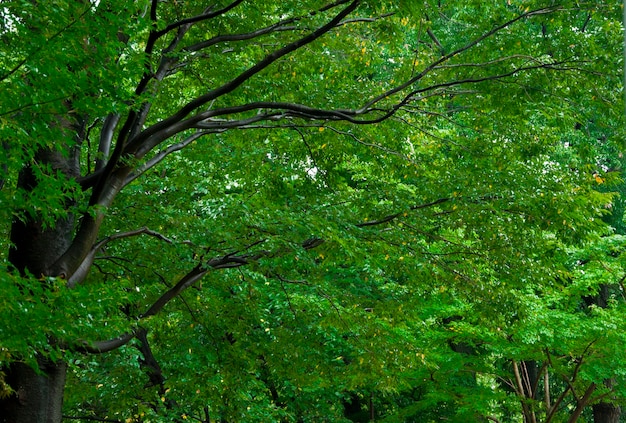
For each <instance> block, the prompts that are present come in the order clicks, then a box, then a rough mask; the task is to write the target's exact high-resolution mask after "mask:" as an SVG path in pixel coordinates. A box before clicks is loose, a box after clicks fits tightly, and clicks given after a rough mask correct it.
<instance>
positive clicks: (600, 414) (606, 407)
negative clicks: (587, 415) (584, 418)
mask: <svg viewBox="0 0 626 423" xmlns="http://www.w3.org/2000/svg"><path fill="white" fill-rule="evenodd" d="M592 409H593V423H619V420H620V416H621V414H622V410H621V409H620V407H619V405H614V404H610V403H608V402H601V403H599V404H595V405H594V406H593V407H592Z"/></svg>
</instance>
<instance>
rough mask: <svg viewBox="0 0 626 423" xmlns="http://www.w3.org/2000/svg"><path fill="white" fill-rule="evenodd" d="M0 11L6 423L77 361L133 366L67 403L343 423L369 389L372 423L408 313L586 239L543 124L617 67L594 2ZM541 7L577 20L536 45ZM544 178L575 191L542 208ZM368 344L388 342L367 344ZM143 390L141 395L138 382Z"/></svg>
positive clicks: (26, 414) (580, 203)
mask: <svg viewBox="0 0 626 423" xmlns="http://www.w3.org/2000/svg"><path fill="white" fill-rule="evenodd" d="M508 3H513V2H508ZM594 8H595V9H594V12H593V13H596V14H598V15H599V16H600V17H601V18H602V19H603V18H605V17H606V22H607V23H606V25H609V24H614V20H613V14H614V11H613V10H610V9H609V6H606V5H604V4H597V5H594ZM595 10H598V11H599V12H596V11H595ZM0 13H1V14H2V16H3V28H2V38H3V39H2V46H3V54H2V56H1V58H0V65H1V66H2V72H1V73H0V81H2V82H3V84H4V85H3V92H4V93H5V94H4V95H3V98H2V100H1V102H0V138H1V139H2V141H3V147H4V151H5V153H6V154H5V155H4V156H3V163H2V165H3V166H4V168H5V169H6V178H5V180H3V182H2V184H1V185H2V190H1V191H0V195H1V197H0V201H2V204H3V207H2V212H1V213H3V215H2V218H3V219H2V220H3V221H5V222H10V224H7V225H6V226H5V227H4V229H5V233H6V234H7V235H8V237H7V239H5V240H3V241H2V244H1V245H2V246H3V247H4V248H5V249H6V250H8V255H7V257H6V258H4V267H5V269H6V270H5V271H4V272H3V273H2V284H3V290H4V292H5V295H4V299H3V303H2V308H1V310H2V318H3V319H2V321H3V322H11V324H10V325H5V326H3V327H2V328H1V331H2V346H1V348H2V350H1V351H2V355H1V356H0V360H1V361H2V363H3V365H4V373H3V374H2V375H1V376H2V391H3V396H4V398H3V400H2V401H1V403H0V409H1V410H2V413H0V414H2V415H3V418H4V419H5V421H8V422H17V423H20V422H58V421H60V420H61V416H62V400H63V389H64V385H65V378H66V373H67V367H68V365H70V366H71V370H72V371H71V373H70V376H71V377H73V378H80V377H82V376H86V375H87V374H88V373H89V372H90V371H94V370H100V369H102V368H110V369H118V370H119V369H120V368H122V367H121V366H120V363H125V364H124V367H123V368H124V369H125V370H124V371H125V372H130V371H131V370H129V369H133V370H132V371H135V372H136V373H135V374H134V376H133V377H132V378H130V379H129V380H126V382H125V383H126V384H125V383H124V382H123V381H122V380H121V379H120V377H121V374H120V373H117V374H116V373H113V374H112V376H111V377H112V378H113V380H115V381H116V383H118V384H119V385H116V388H115V389H118V390H120V391H121V392H124V393H126V394H127V395H124V396H123V397H122V398H124V399H123V400H120V402H119V403H118V404H117V405H116V406H115V407H113V406H110V405H111V404H110V403H107V405H106V407H103V406H102V405H101V404H98V403H97V402H95V401H94V400H93V398H97V396H98V393H97V392H98V390H99V389H101V388H102V391H101V392H104V393H106V392H109V390H108V389H107V388H106V387H101V386H99V385H101V384H97V385H95V388H92V391H84V392H90V394H91V396H90V397H89V398H85V399H84V401H82V402H81V401H75V399H76V396H73V397H71V400H72V404H71V407H72V409H73V410H79V411H81V412H83V413H86V414H89V415H93V416H100V417H102V414H101V413H105V412H106V413H109V412H111V411H105V410H107V409H113V410H122V409H124V408H126V410H129V409H131V410H132V413H134V414H135V415H136V416H135V417H133V416H132V415H130V416H129V415H126V416H124V418H136V419H137V420H138V421H140V420H141V419H142V415H143V416H146V415H149V414H155V415H158V416H161V418H166V419H170V421H171V420H175V419H184V418H185V417H184V416H186V415H187V414H185V413H184V412H183V411H181V410H190V411H188V412H187V413H191V411H193V412H194V413H197V417H198V418H199V419H203V420H206V421H209V419H210V418H211V419H216V418H217V419H223V420H224V421H229V420H241V419H243V420H246V421H268V420H280V419H283V420H297V419H304V418H309V419H313V420H314V419H315V417H316V415H317V417H318V418H319V417H323V418H329V416H336V417H337V419H336V420H338V419H339V418H341V417H342V415H343V414H344V411H345V410H344V409H342V408H341V407H340V406H338V405H337V404H338V403H337V401H343V403H344V404H345V403H348V402H350V400H354V401H356V399H358V401H360V402H363V401H365V399H366V398H368V400H367V401H369V404H370V405H369V408H370V410H369V412H370V416H371V415H374V414H375V413H374V410H373V404H374V403H375V401H377V399H375V394H378V393H381V392H391V391H393V390H394V389H397V388H398V386H399V385H402V386H403V387H404V386H405V387H408V386H409V382H408V380H402V378H399V377H398V375H399V374H401V373H402V371H403V370H404V369H406V368H408V367H412V366H415V365H416V363H419V362H420V361H421V360H422V359H423V355H420V354H423V353H421V352H420V349H419V347H417V346H416V345H415V343H414V342H415V334H414V332H413V331H410V332H406V330H407V328H411V327H413V326H414V325H415V324H416V322H419V321H422V320H425V319H427V318H428V317H427V316H425V315H424V314H423V313H424V310H427V309H428V307H421V306H420V300H422V299H425V298H429V302H430V304H434V303H437V301H439V300H438V297H437V296H436V295H433V293H434V292H437V290H442V291H441V292H444V291H447V292H449V293H450V298H449V300H450V301H449V302H445V301H444V306H445V307H444V309H447V310H446V311H447V312H450V314H449V315H447V316H441V317H442V318H450V317H452V316H453V314H454V313H456V312H457V311H459V310H457V308H461V309H462V308H464V307H465V305H464V304H465V303H464V302H463V301H461V303H459V301H460V299H463V298H464V297H466V296H467V295H469V293H474V294H475V293H476V292H484V291H485V290H489V291H494V292H509V290H510V288H507V289H506V290H503V288H502V285H501V283H502V282H501V281H502V280H505V281H507V283H509V284H511V286H513V287H520V286H523V285H524V282H525V281H527V280H528V278H530V277H531V276H537V275H540V274H542V275H543V276H541V278H543V279H542V283H543V282H545V280H546V279H548V278H552V276H553V275H551V274H546V273H544V272H543V270H545V267H543V266H547V267H548V268H549V266H550V265H549V264H548V263H547V262H548V261H549V260H548V259H547V257H543V256H541V254H540V253H544V252H546V251H549V250H550V248H551V247H550V245H551V240H550V239H549V238H548V237H546V236H545V234H546V233H547V232H549V233H551V234H554V235H555V236H557V237H559V239H560V238H561V237H567V236H569V235H568V233H569V232H570V231H571V228H575V229H576V231H577V232H576V235H575V238H579V239H583V238H584V237H585V236H586V234H589V233H593V231H595V230H599V226H598V225H597V224H596V223H597V222H595V221H590V220H589V210H592V214H594V213H595V211H597V210H598V209H599V207H600V206H601V205H602V204H605V202H606V197H604V196H602V195H600V194H597V195H596V193H595V192H594V191H593V190H592V189H590V188H589V183H588V182H589V173H590V170H589V169H586V170H585V169H584V168H582V167H581V169H577V171H576V172H571V173H568V172H567V171H566V170H565V169H564V166H557V165H556V164H555V165H554V166H553V165H552V164H550V165H547V164H546V160H547V157H550V155H551V154H553V146H554V143H555V139H557V138H558V137H557V132H558V131H556V130H553V132H550V131H551V129H550V124H551V123H552V121H551V119H542V118H541V117H540V116H541V113H544V114H545V115H549V114H551V113H553V112H554V110H555V109H557V108H558V107H560V105H561V102H560V101H558V100H557V97H554V94H555V93H559V94H561V95H564V92H565V91H567V90H569V89H570V87H573V86H575V85H571V84H572V83H574V82H575V83H579V82H582V81H588V78H589V75H592V76H595V74H593V73H592V72H593V71H594V70H597V69H601V68H602V66H603V64H604V63H605V60H606V61H610V59H611V57H604V56H601V55H599V53H598V49H597V45H596V44H595V43H596V42H597V39H596V38H597V36H592V37H586V36H584V35H583V34H582V32H583V31H581V28H582V25H587V23H586V21H585V17H586V16H587V15H590V14H591V13H592V12H591V9H590V10H586V9H584V8H582V7H580V6H574V5H560V6H555V5H552V3H551V2H550V4H549V5H548V4H543V3H541V2H537V4H534V3H533V4H528V5H524V7H521V6H518V5H515V4H487V5H485V4H481V2H470V3H469V4H467V5H464V6H462V7H455V6H450V7H447V6H441V5H439V4H438V3H436V2H425V3H424V4H423V5H420V6H419V7H416V6H412V5H411V3H408V2H404V3H402V2H401V3H400V6H395V5H394V2H366V1H359V0H353V1H347V0H339V1H336V2H331V3H325V2H317V1H309V2H303V1H293V2H287V3H285V2H265V3H264V4H263V6H262V7H261V6H255V5H252V4H248V3H247V2H243V1H241V0H236V1H232V2H218V3H216V4H214V5H212V6H210V7H208V8H207V7H206V5H205V4H203V2H194V1H189V2H160V1H156V0H154V1H152V2H136V3H132V4H129V2H125V1H124V2H122V1H120V2H87V1H82V2H78V3H76V2H65V1H55V2H54V5H53V6H51V7H49V8H44V7H39V5H38V4H37V2H32V1H9V2H6V3H3V9H2V11H1V12H0ZM548 17H549V19H556V22H571V21H575V22H578V21H580V25H574V26H571V27H570V26H568V27H566V28H563V29H559V30H558V31H557V30H555V33H554V35H553V34H552V33H550V35H549V36H547V35H546V29H545V28H546V24H545V19H548ZM587 20H588V19H587ZM599 21H600V22H601V19H600V20H599ZM550 22H554V21H550ZM595 22H596V21H595V20H594V23H595ZM555 25H556V24H555ZM598 25H601V24H600V23H598ZM529 35H530V36H532V37H534V38H535V39H536V40H537V41H536V42H533V43H528V44H524V45H522V40H524V39H527V38H522V37H528V36H529ZM572 40H575V41H576V43H578V44H576V45H573V46H572V45H570V43H571V42H572ZM587 55H589V56H587ZM589 58H593V59H594V60H593V62H590V61H589V60H588V59H589ZM546 81H549V82H548V83H547V84H546ZM554 81H556V82H554ZM592 81H593V82H595V81H596V79H593V80H592ZM568 85H569V86H568ZM584 86H586V85H584ZM528 105H534V107H537V108H541V110H540V113H534V111H533V112H531V111H529V110H528V109H525V108H527V107H528ZM513 116H515V117H516V118H517V119H518V121H517V122H516V124H515V125H511V122H514V119H512V117H513ZM573 116H574V115H572V114H569V113H568V114H566V115H565V116H564V120H565V123H561V124H559V125H565V124H570V123H572V122H571V120H572V119H573ZM242 134H245V135H242ZM494 134H496V135H494ZM487 149H488V150H487ZM485 151H489V154H485ZM503 162H504V163H507V166H504V167H503V166H501V165H502V163H503ZM452 170H453V171H452ZM578 170H580V173H578ZM481 171H488V172H489V174H488V175H484V176H486V177H483V176H480V175H481V173H480V172H481ZM532 175H536V177H533V176H532ZM557 176H558V177H557ZM583 181H587V183H585V182H583ZM494 186H495V187H497V189H494ZM555 190H558V191H561V190H563V192H568V194H569V196H568V197H567V198H558V197H552V198H551V199H550V201H548V199H547V198H544V197H543V196H540V195H538V193H548V192H551V191H555ZM564 207H566V208H567V209H568V211H569V215H568V216H569V217H568V219H566V220H563V219H562V218H561V216H560V214H561V210H562V209H563V208H564ZM9 226H10V227H9ZM548 227H549V230H547V229H548ZM533 251H534V253H533ZM531 258H532V259H536V260H537V262H541V264H537V265H536V266H532V267H530V268H528V269H524V267H525V266H526V265H527V263H528V260H530V259H531ZM544 260H545V262H544ZM390 263H393V264H390ZM496 274H497V275H498V276H497V277H495V276H494V275H496ZM407 275H411V277H410V278H409V277H408V276H407ZM432 280H434V281H436V282H435V284H436V285H437V286H434V285H432V284H431V282H430V281H432ZM470 282H471V285H472V286H464V284H469V283H470ZM192 287H194V288H197V291H195V290H193V291H191V288H192ZM432 289H435V291H434V292H431V291H430V290H432ZM501 290H502V291H501ZM190 291H191V292H194V294H189V292H190ZM409 294H410V297H411V298H412V300H408V299H406V298H404V296H406V295H409ZM400 299H403V300H402V301H399V300H400ZM390 301H395V302H392V303H391V304H394V305H390ZM433 301H434V303H433ZM500 305H503V304H500ZM505 305H506V304H505ZM509 306H511V304H509ZM407 307H411V308H414V309H415V310H414V311H412V312H408V311H406V310H407ZM405 313H406V314H405ZM414 313H416V314H414ZM435 314H436V313H433V315H435ZM183 327H184V328H186V329H187V330H188V332H186V333H190V335H189V337H190V338H191V339H189V338H187V339H185V336H184V335H181V334H179V333H178V331H179V330H182V328H183ZM172 328H175V329H172ZM25 334H28V335H27V336H25ZM383 335H385V336H391V337H392V338H393V339H394V341H393V342H389V343H383V342H381V343H376V344H374V343H373V342H372V341H371V339H374V338H375V337H377V336H378V337H382V336H383ZM183 339H185V341H186V342H185V343H184V344H183V343H182V340H183ZM294 344H295V345H294ZM128 345H132V346H133V348H122V347H124V346H128ZM209 347H210V348H209ZM167 349H171V350H172V351H171V352H170V353H168V355H167V356H164V355H165V354H163V352H164V351H165V350H167ZM416 349H417V351H416ZM435 350H438V349H437V348H435ZM155 351H156V353H155ZM200 351H202V353H199V352H200ZM406 351H413V352H415V354H412V355H411V357H409V356H408V355H409V354H406ZM111 352H114V353H111ZM400 352H402V354H399V353H400ZM103 353H111V354H109V355H107V356H106V357H103V358H102V360H101V361H100V362H98V363H97V364H95V362H94V361H93V360H90V359H88V358H86V357H89V356H90V355H94V354H95V355H99V354H103ZM393 354H396V355H395V356H394V357H395V358H393V359H392V358H390V355H393ZM157 357H158V359H157ZM416 357H417V358H416ZM293 360H296V362H297V363H298V364H299V368H298V369H295V370H294V369H293V368H292V367H290V366H287V363H290V362H292V361H293ZM185 361H186V362H187V363H186V365H185V366H182V363H183V362H185ZM164 362H166V364H167V367H166V368H167V369H168V372H167V373H168V374H169V377H165V375H164V372H163V366H164V364H163V363H164ZM130 363H135V364H134V366H135V367H133V365H132V364H130ZM202 366H205V367H207V368H209V369H210V370H209V373H210V374H211V375H212V376H211V378H210V380H209V381H208V383H207V386H208V387H207V388H203V389H198V388H197V386H194V385H195V384H194V383H192V382H193V381H197V380H198V378H197V377H195V378H190V376H189V374H190V372H191V373H193V371H192V369H194V368H200V367H202ZM177 369H178V370H177ZM421 371H422V370H420V372H421ZM312 372H314V373H316V374H314V375H313V376H312V375H311V373H312ZM142 375H145V376H142ZM331 375H332V376H335V377H337V378H338V380H337V381H331V380H329V379H328V377H329V376H331ZM142 377H147V379H148V381H147V385H149V389H146V390H144V391H142V392H141V393H140V394H139V393H131V392H125V390H128V391H133V392H134V391H136V386H132V388H131V385H128V383H129V382H131V381H132V382H133V384H134V385H136V381H137V380H142ZM109 388H110V387H109ZM110 389H113V388H110ZM204 389H206V390H207V392H204ZM84 392H83V393H84ZM244 393H245V395H244ZM79 394H80V393H79ZM183 398H184V399H185V401H186V403H185V404H181V403H180V402H181V399H183ZM307 401H310V402H308V403H307ZM79 402H80V403H79ZM129 402H132V404H131V403H129ZM320 402H321V404H323V405H318V406H317V408H315V409H311V407H310V404H313V403H317V404H320ZM249 403H256V406H254V407H252V406H250V407H249V408H247V407H246V406H245V405H244V404H249ZM213 404H214V405H213ZM344 408H346V409H347V407H344ZM246 410H247V411H246ZM483 411H485V412H486V410H483ZM120 412H121V411H120ZM475 412H477V411H476V410H473V409H472V410H471V413H475ZM242 413H243V414H242ZM255 413H257V414H255ZM263 413H265V414H263ZM316 413H319V414H316ZM468 413H470V411H468ZM471 413H470V414H471ZM120 415H121V414H120ZM473 415H476V414H473ZM115 418H117V417H115Z"/></svg>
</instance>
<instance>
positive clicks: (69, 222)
mask: <svg viewBox="0 0 626 423" xmlns="http://www.w3.org/2000/svg"><path fill="white" fill-rule="evenodd" d="M70 150H71V149H70ZM48 165H49V166H50V168H51V170H52V172H54V173H53V174H56V173H57V172H59V171H60V172H61V173H62V174H63V175H65V176H66V177H68V178H75V177H77V176H78V171H79V169H78V155H77V154H75V153H71V154H69V155H67V154H66V155H63V154H61V153H59V152H55V151H50V150H42V151H40V152H38V153H37V154H36V155H35V164H34V166H41V168H45V167H46V166H48ZM36 186H37V178H36V177H35V175H34V172H33V168H32V167H31V166H28V167H26V168H24V169H23V170H22V171H21V172H20V175H19V178H18V187H19V188H20V189H23V190H26V191H27V192H29V191H32V190H33V189H34V188H35V187H36ZM70 206H71V204H67V207H68V209H69V207H70ZM74 225H75V222H74V217H73V216H72V215H71V214H69V215H67V216H66V217H64V218H62V219H58V220H57V221H56V222H55V223H53V224H48V225H46V224H44V223H43V222H42V221H41V219H40V218H39V217H38V216H26V218H25V219H23V220H19V219H16V220H15V221H14V222H13V225H12V227H11V242H12V243H13V245H12V247H11V249H10V251H9V260H10V262H11V264H12V265H13V266H14V267H15V269H16V270H17V271H19V273H20V274H23V275H24V274H26V273H27V272H30V273H31V274H33V275H34V276H36V277H40V276H57V275H54V274H50V272H49V269H50V268H51V266H52V264H53V263H54V262H55V261H56V260H57V259H58V258H59V257H60V256H61V255H62V254H63V253H64V252H65V250H66V249H67V248H68V246H69V245H70V243H71V240H72V235H73V232H74ZM38 367H39V368H38V370H35V369H33V368H32V367H30V366H29V365H27V364H25V363H23V362H19V361H18V362H14V363H12V364H10V365H9V366H8V367H7V368H6V369H4V371H5V373H6V382H7V383H8V384H9V386H10V387H11V388H12V389H13V391H14V393H13V395H11V396H10V397H8V398H6V399H3V400H0V419H1V420H0V421H1V422H3V423H59V422H60V421H61V416H62V414H61V411H62V407H63V389H64V386H65V375H66V370H67V365H66V363H64V362H62V361H59V362H51V361H49V360H47V359H45V358H41V357H40V358H39V360H38Z"/></svg>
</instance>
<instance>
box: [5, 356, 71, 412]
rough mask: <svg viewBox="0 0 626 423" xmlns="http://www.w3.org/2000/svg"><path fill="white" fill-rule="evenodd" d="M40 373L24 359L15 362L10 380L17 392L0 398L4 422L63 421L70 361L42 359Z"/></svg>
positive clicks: (8, 378) (8, 377)
mask: <svg viewBox="0 0 626 423" xmlns="http://www.w3.org/2000/svg"><path fill="white" fill-rule="evenodd" d="M39 369H40V373H37V372H36V371H35V370H33V369H32V368H31V367H30V366H28V365H26V364H24V363H13V364H12V365H11V366H10V369H8V374H7V382H8V383H9V385H11V387H12V388H13V389H14V390H15V394H13V395H12V396H10V397H9V398H7V399H5V400H2V401H0V416H2V417H0V419H2V420H0V421H1V422H2V423H60V422H61V411H62V408H63V389H64V387H65V373H66V369H67V365H66V364H65V363H63V362H57V363H51V362H46V361H44V360H40V362H39Z"/></svg>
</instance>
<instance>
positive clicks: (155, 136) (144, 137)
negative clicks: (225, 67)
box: [125, 0, 360, 158]
mask: <svg viewBox="0 0 626 423" xmlns="http://www.w3.org/2000/svg"><path fill="white" fill-rule="evenodd" d="M359 3H360V0H353V1H352V2H351V3H350V4H349V5H348V6H347V7H346V8H345V9H343V10H342V11H341V12H339V13H338V14H337V15H336V16H335V17H334V18H333V19H331V20H330V21H329V22H328V23H327V24H325V25H323V26H321V27H319V28H317V29H316V30H315V31H313V32H312V33H311V34H309V35H307V36H305V37H302V38H300V39H298V40H296V41H294V42H292V43H289V44H287V45H286V46H284V47H282V48H280V49H278V50H276V51H274V52H273V53H270V54H269V55H267V56H265V58H263V59H261V60H260V61H259V62H257V63H256V64H255V65H253V66H252V67H250V68H248V69H247V70H246V71H244V72H242V73H241V74H239V75H238V76H236V77H235V78H234V79H232V80H231V81H229V82H227V83H225V84H224V85H222V86H220V87H218V88H215V89H213V90H211V91H210V92H209V93H207V94H205V95H203V96H200V97H198V98H196V99H195V100H192V101H191V102H189V103H187V104H186V105H185V106H183V107H182V108H181V109H180V110H179V111H178V112H176V113H174V114H172V115H171V116H170V117H168V118H165V119H163V120H162V121H161V122H159V123H156V124H154V125H152V126H150V127H149V128H147V129H145V130H144V131H142V132H141V133H140V134H139V135H138V136H137V137H135V138H133V139H132V140H130V141H129V143H128V147H127V148H126V150H125V152H126V153H127V154H131V155H134V156H135V157H137V158H140V157H143V155H145V154H146V153H147V152H148V151H150V150H151V149H152V148H154V147H155V146H156V145H158V144H159V143H160V142H162V141H163V140H164V139H166V138H168V137H170V136H172V135H173V134H175V133H176V132H175V131H172V130H171V129H170V127H171V126H173V125H175V124H176V123H178V122H180V121H181V120H182V119H184V117H185V116H187V115H188V114H190V113H191V112H193V111H194V110H196V109H197V108H199V107H201V106H203V105H204V104H206V103H208V102H210V101H212V100H215V99H216V98H218V97H221V96H223V95H225V94H228V93H230V92H232V91H234V90H235V89H236V88H237V87H239V86H240V85H241V84H243V83H244V82H245V81H247V80H248V79H250V78H251V77H252V76H254V75H256V74H257V73H259V72H261V71H262V70H264V69H265V68H267V67H268V66H270V65H271V64H272V63H274V62H276V61H277V60H278V59H280V58H281V57H284V56H286V55H287V54H289V53H291V52H293V51H295V50H297V49H299V48H301V47H303V46H305V45H307V44H310V43H312V42H313V41H315V40H317V39H318V38H319V37H321V36H322V35H324V34H325V33H327V32H328V31H330V30H331V29H332V28H334V27H335V26H336V25H337V24H338V23H339V22H341V21H342V20H343V19H344V18H345V17H346V16H348V15H349V14H350V13H352V12H353V11H354V10H355V9H356V8H357V6H358V5H359Z"/></svg>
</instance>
